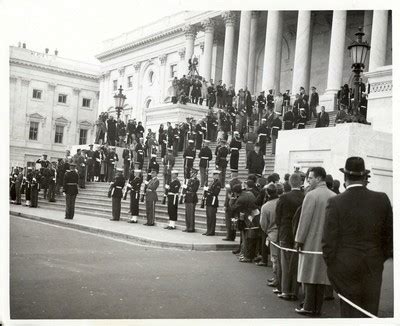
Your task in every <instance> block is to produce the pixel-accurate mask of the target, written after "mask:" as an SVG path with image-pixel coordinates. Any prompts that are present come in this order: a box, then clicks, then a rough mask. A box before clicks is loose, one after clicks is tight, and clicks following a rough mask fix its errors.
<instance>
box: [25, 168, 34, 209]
mask: <svg viewBox="0 0 400 326" xmlns="http://www.w3.org/2000/svg"><path fill="white" fill-rule="evenodd" d="M27 171H28V172H27V174H26V178H25V180H24V189H25V206H30V205H31V191H32V178H33V172H32V167H31V166H28V169H27Z"/></svg>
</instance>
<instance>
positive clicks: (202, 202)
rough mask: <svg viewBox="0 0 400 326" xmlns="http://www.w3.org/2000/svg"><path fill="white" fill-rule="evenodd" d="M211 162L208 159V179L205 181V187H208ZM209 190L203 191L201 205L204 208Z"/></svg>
mask: <svg viewBox="0 0 400 326" xmlns="http://www.w3.org/2000/svg"><path fill="white" fill-rule="evenodd" d="M209 163H210V160H207V166H206V181H205V184H204V187H208V168H209ZM207 192H208V191H207V190H204V191H203V197H202V198H201V205H200V207H201V208H204V206H205V202H206V197H207Z"/></svg>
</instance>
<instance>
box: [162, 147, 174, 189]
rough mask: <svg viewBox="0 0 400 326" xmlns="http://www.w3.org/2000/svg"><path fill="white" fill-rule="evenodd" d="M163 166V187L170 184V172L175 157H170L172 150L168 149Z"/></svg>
mask: <svg viewBox="0 0 400 326" xmlns="http://www.w3.org/2000/svg"><path fill="white" fill-rule="evenodd" d="M163 164H164V173H163V175H164V185H167V184H169V183H170V182H171V171H172V169H173V168H174V166H175V157H174V155H172V148H168V154H167V155H166V156H165V157H164V159H163Z"/></svg>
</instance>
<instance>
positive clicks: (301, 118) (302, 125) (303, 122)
mask: <svg viewBox="0 0 400 326" xmlns="http://www.w3.org/2000/svg"><path fill="white" fill-rule="evenodd" d="M306 122H307V112H306V109H305V108H300V116H299V123H298V124H297V129H304V128H305V127H306Z"/></svg>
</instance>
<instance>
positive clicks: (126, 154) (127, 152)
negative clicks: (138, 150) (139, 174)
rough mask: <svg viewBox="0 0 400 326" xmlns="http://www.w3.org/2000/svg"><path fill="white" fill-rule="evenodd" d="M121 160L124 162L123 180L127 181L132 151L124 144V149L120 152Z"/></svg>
mask: <svg viewBox="0 0 400 326" xmlns="http://www.w3.org/2000/svg"><path fill="white" fill-rule="evenodd" d="M122 158H123V160H124V178H125V180H128V179H129V170H130V168H131V165H132V161H133V153H132V150H131V149H130V145H128V143H126V145H125V148H124V150H123V152H122Z"/></svg>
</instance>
